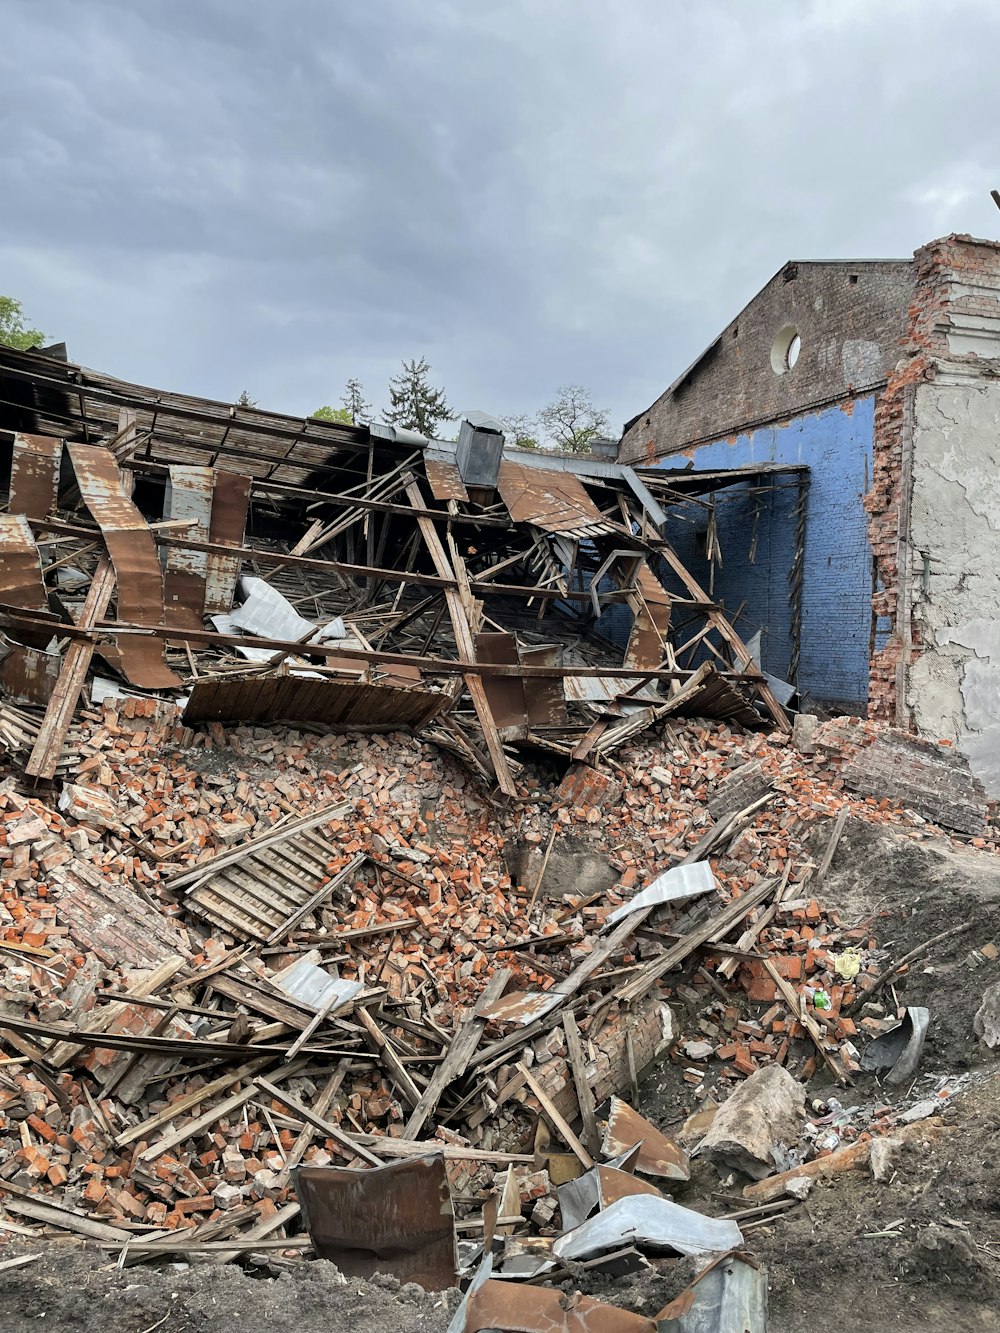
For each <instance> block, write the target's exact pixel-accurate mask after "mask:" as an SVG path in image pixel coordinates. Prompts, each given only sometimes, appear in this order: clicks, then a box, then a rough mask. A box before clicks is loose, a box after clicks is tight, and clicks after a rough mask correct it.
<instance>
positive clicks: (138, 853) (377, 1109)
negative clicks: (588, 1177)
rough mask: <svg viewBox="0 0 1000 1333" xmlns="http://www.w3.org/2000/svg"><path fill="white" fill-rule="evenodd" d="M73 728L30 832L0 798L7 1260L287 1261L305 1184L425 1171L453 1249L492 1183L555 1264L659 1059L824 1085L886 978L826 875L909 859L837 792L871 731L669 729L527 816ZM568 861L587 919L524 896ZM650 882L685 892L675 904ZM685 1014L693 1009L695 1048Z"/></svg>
mask: <svg viewBox="0 0 1000 1333" xmlns="http://www.w3.org/2000/svg"><path fill="white" fill-rule="evenodd" d="M78 725H79V745H80V756H81V758H80V764H79V769H78V772H77V774H76V775H75V776H76V778H77V781H75V782H74V783H72V784H65V785H64V787H63V789H62V792H61V793H60V795H59V797H58V800H57V801H55V802H53V801H51V800H50V801H48V802H47V801H44V800H42V799H41V798H40V797H39V796H35V795H30V794H29V793H28V792H27V791H26V789H25V788H24V786H23V784H22V783H21V782H20V780H19V779H18V778H17V777H16V776H14V775H11V776H9V777H8V778H7V779H5V780H4V781H3V783H2V784H0V807H2V825H0V827H2V832H0V841H2V842H3V843H4V844H5V846H4V850H3V877H4V886H5V887H4V891H3V926H2V935H3V938H2V941H0V956H2V959H3V962H2V967H0V983H2V988H3V989H2V991H0V1002H2V1005H3V1009H2V1013H3V1023H2V1025H0V1027H2V1032H3V1044H4V1045H5V1046H7V1047H8V1049H9V1050H10V1052H11V1053H10V1055H9V1056H7V1057H6V1058H5V1061H4V1066H3V1067H0V1102H2V1106H0V1115H2V1117H3V1120H2V1124H0V1133H2V1136H3V1137H2V1139H0V1156H2V1158H3V1161H2V1164H0V1178H2V1179H3V1181H4V1182H5V1183H4V1185H3V1186H2V1187H0V1188H2V1190H3V1193H4V1209H5V1212H6V1213H7V1215H8V1217H9V1218H10V1219H11V1223H10V1225H12V1226H14V1228H15V1230H16V1229H17V1228H18V1227H23V1226H24V1225H25V1222H26V1220H29V1221H35V1222H41V1223H43V1224H45V1225H46V1226H48V1227H56V1228H64V1229H67V1230H69V1231H71V1232H76V1233H80V1234H84V1235H88V1236H93V1237H95V1238H97V1239H98V1240H100V1241H102V1242H103V1243H105V1244H107V1245H109V1246H116V1245H119V1246H120V1245H121V1244H122V1243H124V1242H125V1241H126V1240H130V1241H131V1242H132V1247H133V1249H134V1248H135V1246H136V1244H137V1243H138V1244H139V1245H140V1249H139V1251H138V1252H140V1253H141V1252H143V1250H145V1248H146V1247H151V1248H150V1252H152V1250H153V1249H156V1248H161V1247H162V1246H163V1245H164V1244H165V1243H166V1244H167V1245H169V1247H170V1249H171V1251H174V1250H176V1249H177V1248H178V1247H181V1249H182V1252H183V1249H184V1247H185V1246H186V1247H188V1248H190V1247H191V1246H193V1245H202V1246H205V1245H208V1244H211V1243H219V1244H222V1243H225V1242H226V1240H227V1239H229V1238H232V1237H239V1238H240V1244H241V1245H243V1243H244V1242H245V1244H246V1248H247V1249H250V1248H252V1247H253V1245H254V1244H255V1243H256V1242H258V1241H259V1240H261V1239H262V1238H265V1237H270V1238H273V1239H275V1240H280V1239H282V1238H284V1239H286V1240H288V1242H289V1245H290V1246H291V1247H292V1248H293V1249H294V1247H295V1245H296V1244H297V1243H299V1241H300V1240H301V1239H303V1238H302V1236H301V1233H299V1232H298V1230H297V1228H298V1226H299V1225H300V1221H299V1220H298V1219H299V1211H300V1207H301V1200H299V1199H297V1198H296V1197H295V1194H294V1192H293V1189H292V1180H293V1172H294V1170H295V1168H296V1166H297V1165H298V1164H299V1163H302V1164H304V1165H307V1166H310V1167H317V1166H326V1165H329V1164H331V1163H335V1162H341V1163H350V1164H353V1165H355V1166H360V1165H362V1164H367V1165H371V1164H373V1163H375V1162H386V1161H391V1160H394V1159H397V1158H402V1159H406V1158H408V1157H410V1156H412V1155H414V1154H421V1153H424V1152H426V1151H429V1150H434V1151H440V1152H442V1153H443V1156H444V1160H445V1161H446V1163H447V1170H448V1176H449V1179H450V1182H451V1188H452V1192H453V1194H454V1196H455V1198H456V1212H457V1214H458V1226H459V1233H460V1234H461V1233H462V1229H463V1227H464V1226H465V1225H466V1224H470V1225H472V1226H473V1227H475V1226H476V1225H479V1226H480V1228H481V1226H482V1225H483V1224H482V1220H481V1219H482V1211H483V1207H484V1202H485V1201H487V1200H488V1199H489V1198H490V1196H491V1194H492V1193H493V1191H494V1189H495V1180H496V1176H497V1173H498V1172H500V1173H501V1178H502V1180H503V1181H504V1188H505V1196H504V1197H505V1203H504V1209H505V1211H504V1212H503V1214H502V1215H503V1216H507V1215H508V1214H509V1215H513V1214H517V1215H518V1216H520V1214H521V1213H522V1211H523V1213H524V1215H525V1218H526V1219H530V1221H529V1225H530V1226H531V1227H532V1228H533V1229H534V1230H535V1231H540V1233H541V1234H542V1235H543V1236H544V1235H545V1234H548V1235H550V1236H552V1235H554V1234H555V1230H554V1228H555V1223H554V1218H555V1217H556V1216H557V1213H556V1198H557V1196H556V1194H555V1193H554V1181H557V1180H558V1179H559V1178H560V1172H565V1171H566V1162H565V1159H566V1156H567V1153H568V1154H569V1156H570V1157H575V1159H576V1167H577V1169H582V1168H583V1166H584V1165H586V1167H587V1169H589V1168H590V1167H591V1166H592V1164H593V1162H594V1161H596V1160H597V1157H596V1156H595V1154H597V1153H598V1152H599V1149H600V1146H601V1142H602V1136H601V1133H600V1129H599V1118H598V1116H599V1112H602V1110H603V1107H604V1106H605V1105H606V1104H607V1099H608V1098H609V1097H612V1096H613V1095H615V1094H618V1093H628V1091H629V1089H633V1090H634V1089H635V1088H636V1087H637V1084H638V1080H639V1079H640V1078H641V1076H642V1073H643V1071H644V1069H645V1068H646V1067H647V1066H648V1065H649V1064H650V1062H651V1061H652V1060H653V1059H654V1058H655V1057H656V1056H657V1055H659V1054H661V1053H663V1052H665V1051H669V1054H670V1056H671V1058H673V1059H675V1060H678V1061H680V1062H681V1063H682V1065H683V1070H684V1073H683V1077H684V1079H685V1080H686V1081H687V1082H689V1083H690V1084H691V1085H692V1091H693V1092H694V1093H701V1092H703V1091H704V1084H705V1080H706V1075H707V1073H708V1071H709V1069H710V1068H711V1069H714V1070H715V1074H716V1077H715V1083H714V1086H715V1091H716V1095H718V1093H719V1090H720V1089H721V1090H722V1092H724V1091H725V1088H726V1085H727V1084H729V1085H730V1086H738V1085H740V1084H741V1083H742V1080H743V1079H744V1078H746V1077H747V1076H750V1078H751V1081H752V1079H753V1078H756V1077H758V1076H759V1074H763V1073H767V1072H768V1070H771V1069H782V1071H783V1073H784V1070H788V1071H790V1072H791V1073H793V1074H794V1075H795V1077H796V1079H799V1080H806V1079H808V1078H810V1077H811V1075H812V1074H813V1073H814V1071H815V1070H816V1068H817V1065H820V1066H821V1067H825V1068H827V1069H828V1071H829V1072H830V1074H832V1076H833V1077H834V1078H836V1079H838V1080H840V1081H841V1082H846V1081H847V1080H848V1079H849V1078H850V1077H851V1075H852V1074H853V1073H855V1072H856V1071H857V1069H858V1064H859V1058H860V1056H859V1049H858V1044H859V1043H860V1041H861V1034H859V1031H858V1027H856V1026H855V1021H854V1020H853V1019H852V1018H851V1017H850V1016H849V1012H848V1011H849V1010H851V1009H852V1007H853V1006H854V1005H855V1004H856V1002H857V1000H858V998H859V996H860V995H861V994H862V993H863V992H865V990H866V987H870V986H872V985H873V984H875V983H876V982H877V981H878V977H879V974H880V972H881V970H882V967H881V964H882V962H883V956H882V954H881V953H880V951H879V948H878V942H877V940H876V939H874V938H873V937H872V936H871V935H870V931H869V927H868V925H867V924H856V923H851V922H848V923H844V922H842V921H841V920H840V918H839V916H838V914H837V913H836V912H830V911H827V910H826V909H825V908H824V906H823V904H822V895H821V891H820V890H821V883H822V874H823V872H824V870H825V867H826V865H828V864H829V861H830V858H831V857H832V855H833V853H834V850H835V846H836V840H837V837H838V836H839V829H840V828H842V826H843V819H844V818H845V817H846V815H847V814H848V813H851V814H853V815H854V816H856V817H859V818H861V819H864V820H867V821H871V822H873V823H893V824H894V825H896V826H897V827H899V828H900V829H901V830H902V831H904V832H906V833H908V834H909V835H910V836H911V837H914V838H922V837H925V836H928V834H929V833H930V832H932V831H935V830H932V828H931V826H929V825H927V824H926V823H925V822H924V820H923V819H922V817H920V816H919V815H916V814H915V813H913V812H909V813H908V812H905V811H903V810H901V809H899V808H898V807H894V806H893V805H891V804H890V802H889V801H888V800H887V799H885V798H881V799H880V798H876V797H874V796H870V795H869V796H865V795H861V794H858V793H855V792H851V791H849V790H848V789H847V788H846V786H845V780H844V769H845V766H846V765H848V764H850V763H851V762H856V755H857V753H860V748H858V747H861V748H863V747H865V746H871V745H875V744H878V743H879V742H880V739H881V738H882V735H883V733H881V732H879V730H878V729H877V728H873V727H870V726H868V725H867V724H866V725H864V726H858V727H855V728H854V730H853V732H851V733H850V734H851V735H852V736H853V738H854V740H855V742H856V746H855V747H849V748H847V749H843V748H839V747H841V746H843V744H844V740H843V736H844V735H845V734H846V733H845V732H844V728H843V726H842V725H841V724H831V725H830V727H828V728H827V730H831V731H835V732H836V734H837V736H838V741H837V745H838V748H837V749H836V750H833V745H832V742H831V743H830V744H828V745H824V743H823V741H824V735H823V733H824V729H823V728H821V729H820V732H819V734H818V737H817V741H818V743H817V746H816V753H815V754H814V755H813V756H811V757H810V756H806V755H803V754H802V753H800V752H799V751H797V750H796V749H794V748H793V747H792V746H790V745H788V744H787V743H786V742H785V740H784V739H783V738H781V737H780V736H777V735H773V736H762V735H760V734H747V733H739V732H737V731H735V730H734V729H732V728H731V727H728V726H726V725H723V724H702V725H698V724H692V725H690V726H688V727H686V728H684V729H683V730H681V729H676V730H671V731H669V732H668V733H666V734H665V735H664V736H663V738H662V740H661V741H660V743H659V744H644V745H642V746H640V745H638V744H633V745H631V746H630V747H629V748H628V749H627V750H625V751H624V752H623V758H622V762H621V763H620V764H619V765H617V766H616V767H617V771H616V772H614V773H611V772H609V771H608V770H603V771H602V770H598V769H594V768H589V767H586V766H583V765H574V766H571V767H570V769H569V770H568V771H567V773H566V776H565V777H564V778H563V780H562V782H561V783H560V784H559V785H557V786H556V787H554V789H553V790H552V792H551V794H550V796H549V797H548V799H547V800H546V801H542V802H539V801H537V800H536V801H535V802H533V803H528V801H527V798H528V797H529V796H535V797H536V798H537V797H538V796H539V795H540V791H539V790H538V788H537V787H536V788H534V789H532V786H529V785H528V784H526V785H525V787H524V789H523V791H522V796H523V797H524V798H525V803H524V804H523V805H522V806H521V807H520V808H519V809H517V810H516V812H515V811H511V810H498V809H497V808H495V807H493V806H492V805H491V803H490V802H489V801H488V800H487V799H486V796H485V793H484V792H483V791H482V790H481V789H480V788H479V787H478V784H477V783H476V782H475V780H474V779H471V778H470V777H469V775H468V774H467V772H465V771H464V770H463V768H462V767H461V765H459V764H458V763H456V762H455V761H454V760H452V759H451V758H450V757H449V756H447V755H443V754H442V753H441V752H440V751H438V750H437V749H436V747H434V746H433V745H431V744H429V743H426V742H421V741H420V740H418V739H416V738H414V737H410V736H406V735H403V734H394V735H391V736H389V737H383V736H365V737H359V736H354V737H345V736H333V735H329V734H328V735H316V734H310V733H304V732H296V731H293V730H288V729H281V728H273V729H267V730H264V729H257V728H236V729H233V730H227V731H223V730H222V729H221V728H209V729H207V730H204V731H199V732H197V733H195V732H193V731H192V730H191V729H189V728H186V727H185V726H184V725H183V724H182V723H181V722H180V720H179V718H178V716H177V714H176V712H175V711H174V710H172V709H171V708H169V707H168V706H165V705H162V704H156V703H154V702H153V701H143V700H128V701H109V702H107V703H105V704H104V705H103V707H102V709H100V710H99V711H95V712H92V713H86V714H83V715H81V717H80V718H79V723H78ZM831 751H833V752H832V753H831ZM534 781H536V779H532V783H533V782H534ZM53 805H56V806H57V807H61V808H53ZM830 816H833V818H832V819H831V818H830ZM814 829H819V830H821V832H822V835H823V836H822V837H821V838H820V839H819V846H820V847H821V850H820V852H819V853H818V854H814V851H815V846H816V844H817V839H816V838H814V837H813V836H812V832H813V830H814ZM986 830H987V826H986V825H985V824H984V825H983V837H982V838H981V839H980V841H987V838H986ZM564 844H566V845H568V846H571V847H573V848H574V849H579V848H580V847H581V846H583V847H584V849H585V851H584V856H585V858H587V859H589V860H590V861H591V862H593V861H595V860H596V861H598V862H599V863H602V864H603V868H604V870H605V871H606V872H607V875H608V876H610V878H611V883H610V884H608V886H607V887H606V888H605V889H602V890H601V891H599V892H597V893H592V894H586V895H583V894H580V893H579V892H560V893H559V894H558V896H556V897H552V896H550V894H551V892H552V890H551V886H550V885H549V883H548V879H549V875H550V873H551V872H552V870H553V869H554V868H555V867H556V866H557V864H558V861H559V857H560V855H561V849H562V848H563V845H564ZM514 847H520V849H521V851H522V853H525V854H524V855H522V856H521V857H520V864H521V865H522V866H523V868H524V874H523V876H522V878H521V879H520V880H519V879H518V878H517V877H516V876H515V878H513V879H512V877H511V873H510V869H509V864H510V862H511V860H512V855H511V849H512V848H514ZM576 854H579V852H578V850H577V852H576ZM255 857H258V858H263V860H260V861H255V860H254V858H255ZM268 858H270V859H268ZM515 859H516V858H515ZM671 865H673V866H675V867H677V868H682V867H685V866H686V867H687V868H688V871H690V870H691V869H693V868H698V867H701V868H704V869H707V870H708V873H707V875H703V876H701V882H700V883H694V882H693V881H692V880H690V879H684V880H683V881H682V882H681V884H680V888H681V892H680V896H679V897H678V896H676V894H675V893H671V892H669V890H670V888H671V880H673V879H675V878H676V876H678V874H681V875H683V874H684V871H683V870H682V869H677V868H675V869H674V870H672V871H668V872H667V873H666V874H665V873H664V870H665V868H666V867H669V866H671ZM651 882H652V886H653V892H652V893H651V894H647V895H646V896H647V897H650V898H651V902H650V903H649V904H648V905H643V904H644V897H643V895H642V894H640V893H639V892H637V891H639V890H641V889H642V888H643V887H647V888H648V887H649V886H650V883H651ZM657 884H659V885H660V886H661V890H663V891H662V892H661V893H660V894H659V895H658V894H657V892H656V885H657ZM255 887H256V888H257V889H259V890H260V891H261V892H260V893H259V894H257V895H256V896H255V893H254V889H255ZM706 890H707V891H706ZM658 896H659V897H660V899H661V901H659V902H657V901H656V899H657V897H658ZM664 960H668V966H666V967H665V966H664V965H663V964H664ZM676 968H683V969H684V975H683V977H680V978H679V977H678V976H677V973H676V971H675V970H674V969H676ZM681 990H687V991H688V992H690V994H692V995H695V996H700V997H703V998H702V1013H703V1018H702V1020H701V1024H700V1029H699V1031H698V1032H697V1033H696V1034H693V1035H688V1036H682V1035H681V1034H678V1033H675V1032H674V1031H673V1030H672V1023H671V1017H670V1002H671V1001H672V1000H673V999H675V998H677V994H675V993H676V992H679V991H681ZM859 1025H860V1027H861V1029H862V1034H865V1029H866V1028H868V1029H873V1030H880V1029H881V1028H882V1027H883V1026H886V1024H885V1021H884V1020H876V1019H872V1018H870V1017H869V1018H860V1023H859ZM758 1071H759V1072H758ZM746 1086H748V1087H749V1084H747V1085H746ZM714 1100H715V1099H714V1098H713V1099H712V1101H713V1102H714ZM633 1114H634V1113H633ZM539 1117H540V1118H541V1123H542V1124H544V1125H547V1126H548V1127H549V1135H548V1136H547V1142H545V1143H544V1144H542V1143H541V1142H540V1140H539V1139H538V1137H537V1136H538V1133H539V1130H538V1128H537V1125H538V1123H539ZM893 1123H894V1122H893V1121H892V1120H891V1119H884V1120H883V1121H882V1122H880V1123H879V1124H878V1125H876V1128H885V1129H890V1128H891V1127H892V1125H893ZM573 1125H576V1126H578V1130H574V1129H573V1128H572V1126H573ZM849 1132H850V1131H849ZM649 1133H650V1130H649V1129H644V1130H643V1131H642V1134H641V1135H639V1137H648V1136H649ZM846 1137H848V1138H849V1134H848V1136H846ZM820 1138H821V1136H817V1143H818V1141H819V1139H820ZM560 1139H561V1140H562V1142H559V1140H560ZM633 1140H634V1141H637V1138H636V1134H635V1133H633ZM625 1146H626V1147H627V1146H630V1145H628V1144H626V1145H625ZM685 1160H686V1153H685V1150H684V1148H683V1146H682V1145H681V1144H677V1145H676V1160H675V1162H674V1164H673V1166H672V1167H671V1170H672V1171H673V1172H675V1173H676V1171H677V1162H682V1163H683V1162H684V1161H685ZM684 1169H686V1167H685V1168H684ZM508 1170H509V1171H510V1175H509V1177H508V1176H507V1174H506V1173H507V1172H508ZM511 1191H513V1193H511ZM43 1193H47V1194H48V1196H49V1198H48V1199H46V1200H45V1202H41V1198H40V1196H41V1195H42V1194H43ZM477 1217H478V1218H480V1222H479V1223H478V1224H477V1223H476V1222H475V1219H476V1218H477ZM563 1226H565V1220H564V1221H563ZM137 1238H139V1240H138V1242H137ZM162 1252H165V1251H162ZM238 1252H239V1251H236V1250H232V1249H231V1250H228V1251H224V1252H223V1257H229V1256H230V1255H232V1254H235V1253H238Z"/></svg>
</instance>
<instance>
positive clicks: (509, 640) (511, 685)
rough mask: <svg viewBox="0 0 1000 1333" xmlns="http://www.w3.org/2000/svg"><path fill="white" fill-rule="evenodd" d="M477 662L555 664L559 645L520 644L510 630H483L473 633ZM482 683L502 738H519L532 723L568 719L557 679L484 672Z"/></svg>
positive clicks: (556, 722) (547, 723)
mask: <svg viewBox="0 0 1000 1333" xmlns="http://www.w3.org/2000/svg"><path fill="white" fill-rule="evenodd" d="M475 644H476V660H477V661H478V662H491V663H503V664H504V665H508V666H518V665H523V666H558V665H559V656H560V651H561V650H560V648H559V646H558V645H556V644H552V645H546V646H544V647H541V648H520V647H519V646H518V643H517V639H516V638H515V636H514V635H513V634H507V633H498V632H485V633H482V634H477V635H476V636H475ZM483 687H484V688H485V690H486V698H487V700H488V701H489V705H490V712H491V713H492V714H493V719H494V721H495V722H496V724H497V730H498V732H499V733H500V736H501V739H502V740H505V741H512V740H520V739H523V737H525V736H526V735H527V733H528V731H529V729H530V728H531V727H545V726H561V725H564V724H565V723H566V721H567V715H566V699H565V697H564V695H563V690H562V682H561V681H560V680H541V679H533V678H529V679H525V678H524V677H521V676H484V677H483Z"/></svg>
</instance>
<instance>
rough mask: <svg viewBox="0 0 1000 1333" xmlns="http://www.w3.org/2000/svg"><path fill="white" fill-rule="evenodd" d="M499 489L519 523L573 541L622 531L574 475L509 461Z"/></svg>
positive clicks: (501, 474) (504, 466)
mask: <svg viewBox="0 0 1000 1333" xmlns="http://www.w3.org/2000/svg"><path fill="white" fill-rule="evenodd" d="M497 489H498V490H499V492H500V495H501V497H502V498H503V502H504V504H505V505H506V506H507V508H508V510H509V511H510V516H511V518H512V519H513V520H514V522H515V523H533V524H534V525H535V527H537V528H542V529H543V530H544V531H545V532H562V533H567V534H568V535H570V536H573V537H597V536H601V535H603V534H608V535H610V534H612V533H616V534H617V533H618V532H619V531H620V528H621V524H615V523H611V522H609V521H608V520H607V519H606V518H605V517H604V515H603V514H602V513H601V511H600V510H599V509H598V507H597V505H595V504H594V502H593V500H592V499H591V498H590V496H589V495H588V494H587V491H586V489H585V488H584V485H583V482H582V481H581V480H580V478H579V477H575V476H574V475H573V473H572V472H554V471H552V472H550V471H547V470H545V469H542V468H537V467H526V466H525V465H524V464H523V463H512V462H511V461H510V459H508V458H505V459H504V460H503V462H502V463H501V464H500V479H499V481H498V482H497Z"/></svg>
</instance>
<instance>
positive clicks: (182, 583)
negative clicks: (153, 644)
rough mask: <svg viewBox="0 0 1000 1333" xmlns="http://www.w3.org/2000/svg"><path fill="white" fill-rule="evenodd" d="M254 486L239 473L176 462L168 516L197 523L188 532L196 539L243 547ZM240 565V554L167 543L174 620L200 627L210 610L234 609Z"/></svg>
mask: <svg viewBox="0 0 1000 1333" xmlns="http://www.w3.org/2000/svg"><path fill="white" fill-rule="evenodd" d="M250 486H251V478H250V477H244V476H240V475H239V474H237V473H234V472H221V471H218V470H216V469H215V468H210V467H191V466H184V465H181V464H176V463H175V464H172V465H171V467H170V480H169V483H168V487H167V517H168V518H174V519H176V518H180V519H187V520H188V521H189V522H193V526H192V527H189V528H188V529H186V534H187V535H188V536H189V537H191V538H192V539H193V540H194V541H199V542H214V543H216V544H220V545H224V546H241V545H242V544H243V534H244V530H245V528H246V515H247V506H248V504H249V502H250ZM239 566H240V558H239V556H236V555H222V554H220V553H218V552H208V551H197V550H191V549H189V548H186V547H184V546H182V545H177V546H170V547H168V548H166V567H165V570H164V578H163V584H164V604H165V607H166V613H167V616H168V623H169V624H171V625H174V624H176V625H178V626H184V625H188V626H189V627H191V628H200V627H201V626H202V623H203V617H204V616H205V615H212V614H218V613H224V612H227V611H229V610H230V608H231V607H232V604H233V594H234V593H235V591H236V579H237V576H238V574H239Z"/></svg>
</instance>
